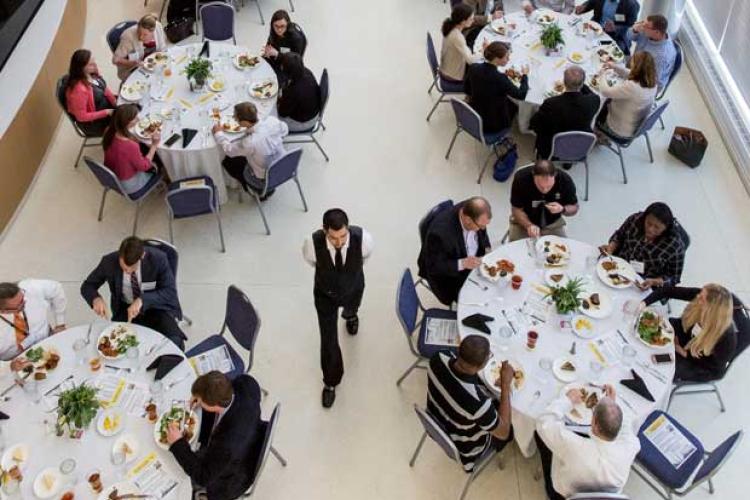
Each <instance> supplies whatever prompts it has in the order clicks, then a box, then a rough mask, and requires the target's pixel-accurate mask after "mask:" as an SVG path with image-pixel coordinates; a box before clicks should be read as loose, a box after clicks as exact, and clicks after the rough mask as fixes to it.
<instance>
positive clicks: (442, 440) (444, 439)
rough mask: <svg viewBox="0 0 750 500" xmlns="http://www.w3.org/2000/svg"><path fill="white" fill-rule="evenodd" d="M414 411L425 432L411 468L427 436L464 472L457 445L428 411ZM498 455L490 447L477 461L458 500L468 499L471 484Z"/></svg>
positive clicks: (417, 409) (410, 462)
mask: <svg viewBox="0 0 750 500" xmlns="http://www.w3.org/2000/svg"><path fill="white" fill-rule="evenodd" d="M414 411H415V412H416V413H417V418H418V419H419V422H420V423H421V424H422V427H423V428H424V432H423V433H422V437H421V438H420V439H419V443H418V444H417V449H416V450H414V454H413V455H412V457H411V460H410V461H409V467H414V463H415V462H416V460H417V457H418V456H419V453H420V452H421V451H422V446H423V445H424V442H425V439H426V438H427V436H430V438H431V439H432V440H433V441H435V443H437V444H438V446H440V448H441V449H442V450H443V452H445V454H446V455H447V456H448V458H450V459H451V460H453V461H454V462H455V463H456V464H457V465H458V466H459V467H460V468H461V470H462V471H464V468H463V465H462V464H461V456H460V455H459V453H458V449H457V448H456V445H455V444H453V441H452V440H451V438H450V437H449V436H448V434H447V433H446V432H445V430H444V429H443V428H442V427H441V426H440V424H439V423H438V422H437V421H436V420H435V419H434V418H433V417H432V415H430V414H429V413H428V412H427V410H423V409H422V408H420V407H419V406H418V405H416V404H415V405H414ZM496 455H497V450H496V449H495V447H494V446H489V447H488V448H487V449H486V450H485V452H484V453H483V454H482V456H481V457H479V458H478V459H477V460H476V462H475V465H474V469H473V470H472V471H471V472H470V473H469V477H468V478H466V482H465V483H464V487H463V489H462V490H461V494H460V495H459V497H458V500H463V499H464V498H465V497H466V492H467V491H469V486H471V483H473V482H474V480H475V479H476V478H477V476H479V474H481V473H482V471H483V470H484V469H485V468H486V467H487V464H489V463H490V461H491V460H492V459H493V458H495V456H496ZM464 472H465V471H464Z"/></svg>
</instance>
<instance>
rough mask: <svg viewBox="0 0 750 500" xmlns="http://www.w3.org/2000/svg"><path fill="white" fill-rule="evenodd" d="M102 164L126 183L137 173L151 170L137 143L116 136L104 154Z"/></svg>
mask: <svg viewBox="0 0 750 500" xmlns="http://www.w3.org/2000/svg"><path fill="white" fill-rule="evenodd" d="M104 164H105V165H106V166H107V168H109V169H110V170H111V171H112V172H114V173H115V175H116V176H117V178H118V179H120V180H121V181H126V180H128V179H130V178H131V177H133V176H134V175H135V174H137V173H138V172H145V171H147V170H148V169H150V168H151V161H150V160H149V159H148V158H146V157H145V156H143V153H141V148H140V147H139V146H138V143H137V142H135V141H133V140H130V139H121V138H119V137H117V136H115V138H114V140H113V141H112V145H111V146H109V149H108V150H106V151H105V152H104Z"/></svg>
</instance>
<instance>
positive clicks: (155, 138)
mask: <svg viewBox="0 0 750 500" xmlns="http://www.w3.org/2000/svg"><path fill="white" fill-rule="evenodd" d="M160 142H161V132H159V131H158V130H157V131H156V132H154V133H153V134H151V147H154V146H158V145H159V143H160Z"/></svg>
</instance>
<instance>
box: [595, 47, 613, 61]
mask: <svg viewBox="0 0 750 500" xmlns="http://www.w3.org/2000/svg"><path fill="white" fill-rule="evenodd" d="M596 53H597V55H598V56H599V60H600V61H601V62H603V63H605V62H609V61H611V60H612V54H610V53H609V51H608V50H607V49H604V48H602V49H599V50H597V51H596Z"/></svg>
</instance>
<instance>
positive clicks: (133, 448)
mask: <svg viewBox="0 0 750 500" xmlns="http://www.w3.org/2000/svg"><path fill="white" fill-rule="evenodd" d="M125 444H127V445H128V448H129V451H128V452H126V453H125V463H130V462H132V461H133V460H135V458H136V457H137V456H138V451H139V449H140V446H139V445H138V439H136V437H135V436H134V435H132V434H123V435H122V436H120V437H118V438H117V439H116V440H115V443H114V444H113V445H112V453H114V452H115V451H117V450H122V449H123V445H125Z"/></svg>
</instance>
